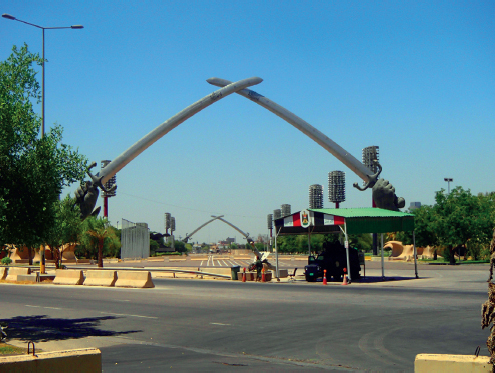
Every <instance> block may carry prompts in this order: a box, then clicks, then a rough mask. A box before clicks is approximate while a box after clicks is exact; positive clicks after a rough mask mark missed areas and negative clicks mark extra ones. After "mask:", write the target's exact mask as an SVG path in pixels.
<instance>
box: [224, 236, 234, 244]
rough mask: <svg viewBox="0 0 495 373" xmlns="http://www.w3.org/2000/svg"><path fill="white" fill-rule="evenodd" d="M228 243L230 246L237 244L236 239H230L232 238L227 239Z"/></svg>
mask: <svg viewBox="0 0 495 373" xmlns="http://www.w3.org/2000/svg"><path fill="white" fill-rule="evenodd" d="M226 241H227V243H228V244H229V245H230V244H233V243H235V238H230V237H227V239H226Z"/></svg>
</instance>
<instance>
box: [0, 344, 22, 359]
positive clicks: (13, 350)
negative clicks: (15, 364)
mask: <svg viewBox="0 0 495 373" xmlns="http://www.w3.org/2000/svg"><path fill="white" fill-rule="evenodd" d="M26 353H27V349H26V348H22V347H16V346H12V345H9V344H7V343H3V342H0V355H1V356H9V355H24V354H26Z"/></svg>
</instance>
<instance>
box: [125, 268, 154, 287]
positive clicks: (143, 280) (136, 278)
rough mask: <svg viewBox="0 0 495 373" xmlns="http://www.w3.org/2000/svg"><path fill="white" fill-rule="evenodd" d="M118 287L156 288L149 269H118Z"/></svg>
mask: <svg viewBox="0 0 495 373" xmlns="http://www.w3.org/2000/svg"><path fill="white" fill-rule="evenodd" d="M115 286H117V287H128V288H154V287H155V284H154V283H153V280H152V279H151V273H150V272H149V271H117V281H116V282H115Z"/></svg>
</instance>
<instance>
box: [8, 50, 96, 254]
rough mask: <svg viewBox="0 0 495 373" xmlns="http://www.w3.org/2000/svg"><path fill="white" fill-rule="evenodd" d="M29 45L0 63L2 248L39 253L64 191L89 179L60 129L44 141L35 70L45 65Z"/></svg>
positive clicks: (49, 134)
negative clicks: (8, 245)
mask: <svg viewBox="0 0 495 373" xmlns="http://www.w3.org/2000/svg"><path fill="white" fill-rule="evenodd" d="M41 61H42V60H41V58H40V56H39V55H38V54H32V53H30V52H29V51H28V47H27V45H24V46H23V47H22V48H20V49H18V48H17V47H15V46H14V47H13V48H12V54H11V55H10V56H9V58H8V59H7V60H6V61H2V62H0V175H2V177H0V221H1V224H0V244H5V243H13V244H17V245H20V246H24V245H25V246H27V247H28V249H29V250H30V249H31V248H32V247H39V245H41V244H44V243H45V242H47V241H48V240H49V234H50V230H51V229H50V228H51V227H52V226H53V224H54V221H55V219H56V204H55V202H57V200H58V198H59V195H60V193H61V192H62V189H63V187H65V186H68V185H70V184H71V183H73V182H76V181H82V180H83V179H84V173H85V169H86V163H87V161H86V159H85V157H83V156H82V155H80V154H78V152H77V151H74V150H73V149H72V148H71V147H70V146H67V145H65V144H62V143H61V140H62V128H61V127H60V126H58V125H55V126H54V127H53V128H51V129H50V130H49V131H48V132H47V133H46V134H45V136H44V137H43V138H40V137H39V136H38V134H39V129H40V123H41V121H40V118H39V116H38V115H36V114H35V112H34V110H33V103H36V102H39V100H40V86H39V83H38V82H37V80H36V71H35V70H34V67H33V65H35V64H37V65H40V64H41Z"/></svg>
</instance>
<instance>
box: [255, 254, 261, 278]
mask: <svg viewBox="0 0 495 373" xmlns="http://www.w3.org/2000/svg"><path fill="white" fill-rule="evenodd" d="M255 265H256V281H261V269H262V268H263V264H262V263H261V260H260V257H259V256H256V263H255Z"/></svg>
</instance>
